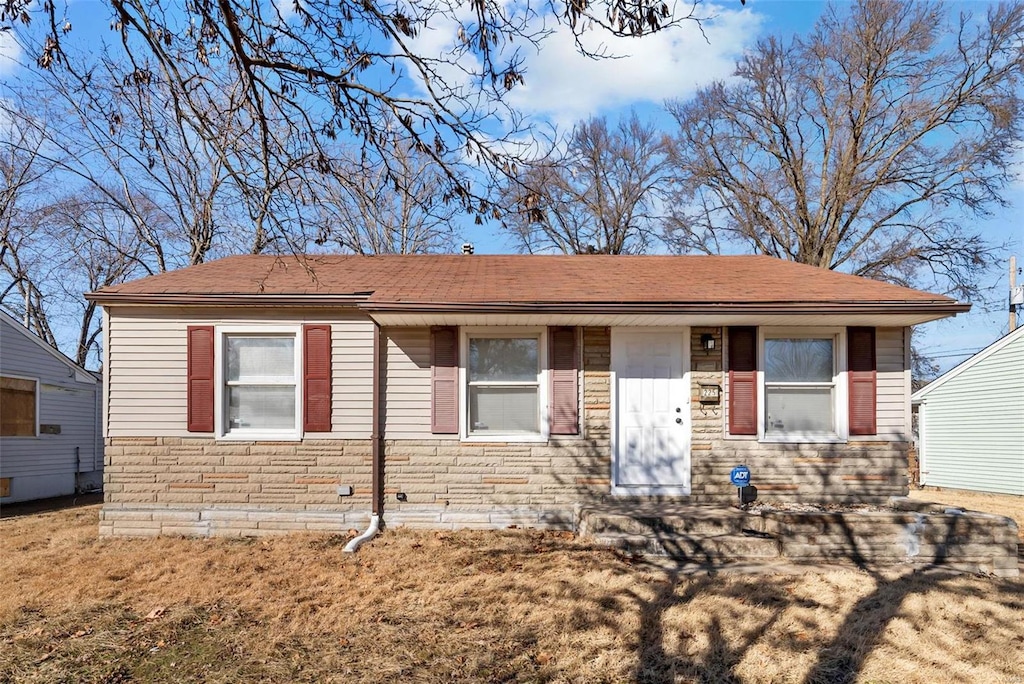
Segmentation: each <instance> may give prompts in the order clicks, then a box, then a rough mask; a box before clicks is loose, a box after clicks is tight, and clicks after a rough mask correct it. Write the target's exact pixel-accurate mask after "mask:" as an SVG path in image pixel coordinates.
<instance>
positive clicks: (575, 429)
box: [548, 328, 580, 435]
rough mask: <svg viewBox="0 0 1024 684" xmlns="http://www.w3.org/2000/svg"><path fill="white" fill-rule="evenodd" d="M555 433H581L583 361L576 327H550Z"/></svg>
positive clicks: (552, 403) (553, 431)
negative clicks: (580, 368) (577, 346)
mask: <svg viewBox="0 0 1024 684" xmlns="http://www.w3.org/2000/svg"><path fill="white" fill-rule="evenodd" d="M548 356H549V357H550V369H549V372H550V373H551V434H553V435H577V434H579V415H580V412H579V384H578V380H579V364H578V363H577V356H578V352H577V350H576V328H549V329H548Z"/></svg>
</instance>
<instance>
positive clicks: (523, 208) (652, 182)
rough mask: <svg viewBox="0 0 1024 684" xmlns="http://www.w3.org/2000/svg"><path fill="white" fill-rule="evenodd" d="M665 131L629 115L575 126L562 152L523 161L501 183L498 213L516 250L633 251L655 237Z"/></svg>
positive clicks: (664, 183) (664, 178)
mask: <svg viewBox="0 0 1024 684" xmlns="http://www.w3.org/2000/svg"><path fill="white" fill-rule="evenodd" d="M666 152H667V147H666V139H665V136H664V134H662V133H661V132H659V131H658V130H657V129H656V128H655V127H654V126H652V125H650V124H645V123H643V122H641V121H640V119H639V118H638V117H637V116H636V114H633V115H632V116H631V117H630V118H628V119H626V120H623V121H621V122H620V123H619V124H618V126H616V127H615V128H610V127H609V125H608V121H607V120H606V119H605V118H603V117H602V118H595V119H591V120H589V121H584V122H581V123H579V124H577V125H576V127H575V128H574V129H573V131H572V133H571V134H570V135H569V138H568V140H567V142H566V145H565V149H564V151H561V152H558V151H556V152H555V153H553V154H552V155H550V156H549V157H548V158H546V159H543V160H541V161H538V162H534V163H531V164H527V165H525V166H523V167H522V172H521V173H520V174H519V176H518V177H517V178H514V179H511V180H510V181H508V182H507V183H506V184H505V186H504V188H503V191H502V193H503V198H504V199H503V203H504V204H505V206H506V207H507V211H506V214H505V215H504V217H503V224H504V228H505V229H506V230H508V231H509V232H510V233H511V234H512V236H513V239H514V240H515V242H516V243H517V244H518V246H519V247H520V249H522V250H523V251H528V252H544V251H551V250H555V251H559V252H564V253H567V254H583V253H600V254H630V253H639V252H644V251H646V250H647V249H648V248H649V247H650V245H651V244H652V242H654V241H655V240H656V239H657V233H658V231H659V229H660V214H661V212H662V210H663V203H662V200H663V198H664V194H665V191H666V189H667V180H668V173H667V172H668V165H667V155H666Z"/></svg>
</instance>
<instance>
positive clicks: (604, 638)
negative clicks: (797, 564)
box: [0, 506, 1024, 684]
mask: <svg viewBox="0 0 1024 684" xmlns="http://www.w3.org/2000/svg"><path fill="white" fill-rule="evenodd" d="M343 541H344V540H343V539H342V538H340V537H334V536H310V535H293V536H287V537H276V538H262V539H245V540H235V541H231V540H190V539H171V538H165V539H139V540H128V539H117V540H104V541H100V540H99V539H97V507H95V506H92V507H85V508H77V509H70V510H64V511H59V512H51V513H41V514H34V515H28V516H23V517H18V518H8V519H3V520H0V543H2V554H0V578H2V582H0V681H3V682H7V681H17V682H22V681H25V682H57V681H76V682H78V681H81V682H127V681H143V682H239V681H265V682H331V681H337V682H342V681H344V682H352V681H369V682H407V681H411V682H438V681H441V682H443V681H459V682H588V683H589V682H629V681H636V682H672V681H676V682H803V683H810V682H822V683H824V682H829V683H831V682H854V681H859V682H860V681H862V682H900V683H904V682H972V683H974V682H978V683H989V682H992V683H996V682H1017V683H1018V684H1019V683H1020V682H1022V681H1024V618H1022V616H1024V582H1021V581H1017V580H1014V581H1007V580H997V579H992V578H984V577H973V576H962V575H960V576H956V575H949V574H929V573H916V574H905V573H904V574H900V573H892V574H888V575H886V576H881V575H872V574H868V573H865V572H861V571H857V570H848V569H830V570H820V571H812V572H806V573H803V574H757V575H745V574H731V573H718V574H714V575H709V574H707V573H704V574H699V575H680V574H679V573H678V572H675V571H673V570H671V569H666V568H659V567H656V566H651V565H647V564H645V563H642V562H639V561H637V560H635V559H631V558H628V557H624V556H621V555H618V554H616V553H614V552H612V551H609V550H607V549H601V548H594V547H592V546H590V545H588V543H587V542H586V541H581V540H576V539H573V538H571V537H569V536H566V535H560V534H551V533H540V532H529V531H508V532H503V533H493V532H492V533H485V532H458V533H451V532H443V533H439V532H430V533H426V532H409V531H390V532H387V533H385V534H383V535H382V536H381V537H379V538H378V539H377V540H375V541H374V542H372V543H371V544H369V545H367V546H365V547H364V548H363V549H362V550H361V551H360V552H359V553H358V554H356V555H355V556H348V555H343V554H342V553H341V548H342V544H343Z"/></svg>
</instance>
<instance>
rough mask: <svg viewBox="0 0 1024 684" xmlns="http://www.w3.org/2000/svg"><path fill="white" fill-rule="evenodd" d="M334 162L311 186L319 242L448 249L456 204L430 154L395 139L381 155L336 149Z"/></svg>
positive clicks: (353, 247) (391, 249)
mask: <svg viewBox="0 0 1024 684" xmlns="http://www.w3.org/2000/svg"><path fill="white" fill-rule="evenodd" d="M332 167H333V168H334V169H336V171H335V173H333V174H331V175H330V176H328V177H326V178H324V179H323V180H322V181H321V182H320V183H319V184H318V185H319V187H317V188H316V189H315V190H314V193H315V197H316V202H315V212H316V219H315V220H316V222H317V225H318V231H319V235H318V238H317V242H319V243H321V244H324V243H328V242H330V243H334V244H336V245H337V246H338V247H340V248H341V249H342V250H344V251H351V252H355V253H356V254H421V253H426V252H443V251H451V250H452V248H453V245H454V243H455V227H454V224H453V223H452V219H453V218H454V216H455V214H456V212H457V210H456V208H455V207H453V206H452V205H451V204H450V203H446V202H444V201H443V197H442V195H443V186H444V175H443V172H442V171H441V170H440V168H439V167H438V165H437V164H436V163H435V162H434V160H433V159H431V158H430V157H429V156H428V155H425V154H423V153H421V152H419V151H417V150H416V149H415V148H413V149H405V148H404V147H402V146H401V145H397V146H395V147H393V148H392V151H391V153H390V154H388V155H387V157H385V158H382V159H372V158H361V159H360V158H358V157H356V156H355V155H354V154H350V155H340V158H338V159H337V160H336V161H335V162H334V163H333V164H332ZM389 179H390V180H389Z"/></svg>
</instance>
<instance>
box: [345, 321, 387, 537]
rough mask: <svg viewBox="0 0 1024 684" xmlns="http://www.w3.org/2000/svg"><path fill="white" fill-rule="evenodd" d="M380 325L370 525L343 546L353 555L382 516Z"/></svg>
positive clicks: (376, 340)
mask: <svg viewBox="0 0 1024 684" xmlns="http://www.w3.org/2000/svg"><path fill="white" fill-rule="evenodd" d="M380 352H381V344H380V323H378V322H377V321H373V402H372V405H373V411H372V417H371V421H372V422H373V428H372V430H371V433H370V448H371V450H372V454H373V466H372V467H373V473H372V475H371V484H370V489H371V490H372V492H373V493H372V506H371V509H370V525H369V527H367V528H366V530H364V531H363V533H362V534H360V535H359V536H357V537H355V538H353V539H352V540H351V541H349V543H348V544H346V545H345V550H344V551H345V553H355V552H356V551H358V550H359V547H360V546H362V545H363V544H364V543H365V542H368V541H370V540H371V539H373V538H374V537H376V536H377V533H378V532H379V531H380V523H381V516H382V515H383V514H384V469H383V467H382V466H383V463H384V439H383V434H382V430H381V425H380V423H381V420H380V418H381V415H380V414H381V411H380V372H381V363H380Z"/></svg>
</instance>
